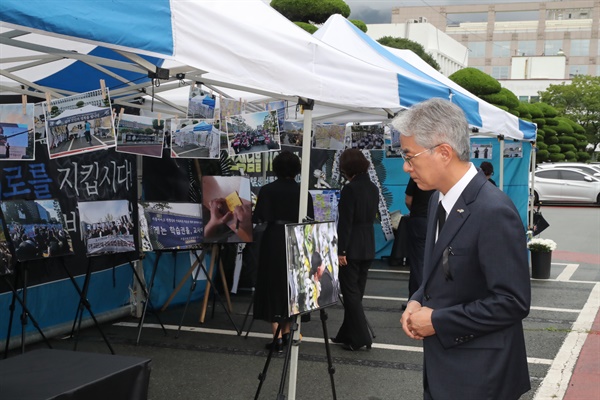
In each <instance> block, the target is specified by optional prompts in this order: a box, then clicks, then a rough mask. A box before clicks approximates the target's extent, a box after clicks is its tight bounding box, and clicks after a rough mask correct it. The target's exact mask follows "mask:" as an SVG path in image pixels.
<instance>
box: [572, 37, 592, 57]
mask: <svg viewBox="0 0 600 400" xmlns="http://www.w3.org/2000/svg"><path fill="white" fill-rule="evenodd" d="M589 54H590V40H589V39H573V40H571V51H570V52H569V55H570V56H588V55H589Z"/></svg>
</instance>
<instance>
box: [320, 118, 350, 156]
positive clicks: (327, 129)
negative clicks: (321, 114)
mask: <svg viewBox="0 0 600 400" xmlns="http://www.w3.org/2000/svg"><path fill="white" fill-rule="evenodd" d="M345 142H346V124H315V126H314V135H313V143H312V147H313V148H317V149H328V150H344V146H345Z"/></svg>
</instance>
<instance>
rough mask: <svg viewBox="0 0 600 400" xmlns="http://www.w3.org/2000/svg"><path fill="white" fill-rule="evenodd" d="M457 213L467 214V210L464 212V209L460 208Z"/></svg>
mask: <svg viewBox="0 0 600 400" xmlns="http://www.w3.org/2000/svg"><path fill="white" fill-rule="evenodd" d="M456 212H457V213H459V214H462V213H464V212H465V210H463V209H462V208H459V209H458V210H456Z"/></svg>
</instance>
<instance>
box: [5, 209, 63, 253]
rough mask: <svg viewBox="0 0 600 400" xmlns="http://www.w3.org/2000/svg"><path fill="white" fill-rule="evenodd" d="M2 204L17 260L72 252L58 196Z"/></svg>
mask: <svg viewBox="0 0 600 400" xmlns="http://www.w3.org/2000/svg"><path fill="white" fill-rule="evenodd" d="M1 208H2V213H3V215H4V221H6V225H7V227H8V235H9V238H10V241H11V242H12V245H13V247H14V249H15V255H16V257H17V260H19V261H27V260H36V259H42V258H47V257H58V256H64V255H68V254H72V253H73V245H72V242H71V237H70V236H69V233H68V232H67V230H66V228H65V224H64V220H63V214H62V211H61V208H60V205H59V203H58V200H56V199H49V200H10V201H4V202H2V207H1Z"/></svg>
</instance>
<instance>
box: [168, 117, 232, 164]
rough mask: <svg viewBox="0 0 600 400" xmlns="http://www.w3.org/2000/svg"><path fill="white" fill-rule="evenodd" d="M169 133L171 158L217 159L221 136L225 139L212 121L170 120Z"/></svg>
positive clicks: (217, 125)
mask: <svg viewBox="0 0 600 400" xmlns="http://www.w3.org/2000/svg"><path fill="white" fill-rule="evenodd" d="M171 131H172V133H171V157H172V158H208V159H218V158H219V154H220V153H221V136H222V135H223V136H224V137H225V138H226V137H227V136H226V133H225V132H221V131H220V130H219V124H218V123H216V124H215V121H214V120H212V119H206V120H199V119H171ZM225 145H227V142H225ZM225 148H226V147H225Z"/></svg>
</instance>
